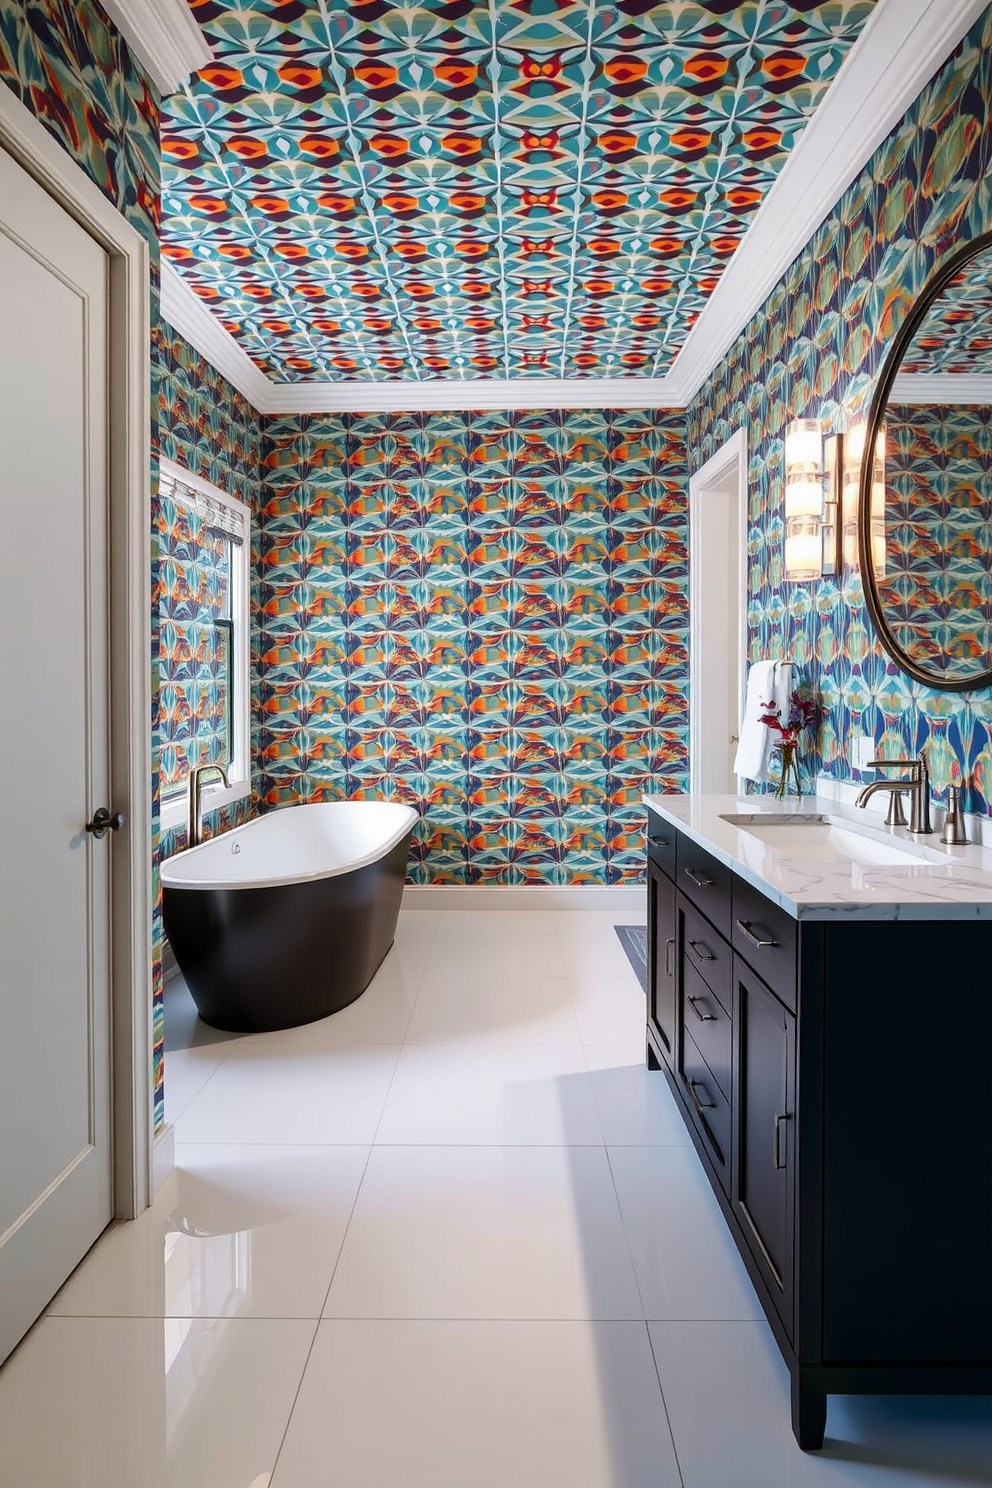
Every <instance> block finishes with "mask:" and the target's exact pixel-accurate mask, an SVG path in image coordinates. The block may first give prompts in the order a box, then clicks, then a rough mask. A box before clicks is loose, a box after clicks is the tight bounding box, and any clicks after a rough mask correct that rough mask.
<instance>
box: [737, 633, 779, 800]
mask: <svg viewBox="0 0 992 1488" xmlns="http://www.w3.org/2000/svg"><path fill="white" fill-rule="evenodd" d="M774 689H775V662H774V661H756V662H753V663H752V665H751V666H750V667H749V668H748V674H747V692H746V694H745V698H744V717H743V718H742V719H741V728H740V739H739V740H738V744H737V753H736V754H735V756H734V774H735V775H741V776H743V777H744V779H745V780H764V779H765V778H766V773H767V769H768V756H769V754H770V753H771V737H770V735H769V730H768V728H767V727H766V726H765V724H763V723H762V722H761V721H760V720H761V715H762V713H764V711H765V704H766V703H769V702H771V701H772V697H773V693H774Z"/></svg>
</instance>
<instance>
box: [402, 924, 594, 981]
mask: <svg viewBox="0 0 992 1488" xmlns="http://www.w3.org/2000/svg"><path fill="white" fill-rule="evenodd" d="M424 970H425V971H427V972H441V973H446V974H450V973H452V972H453V973H455V974H456V975H459V976H467V977H471V976H472V975H473V973H475V972H476V971H479V972H483V971H485V972H486V973H488V974H489V975H494V974H496V975H506V976H511V977H516V976H526V977H560V976H564V975H565V958H564V956H563V953H562V947H561V943H560V940H559V937H558V936H557V935H555V934H553V933H548V934H541V933H535V932H519V933H516V932H513V933H509V934H507V933H504V932H501V931H498V930H491V931H472V932H457V933H455V932H451V931H447V932H446V931H445V929H444V927H442V928H441V929H439V930H438V933H437V936H436V938H435V940H434V945H433V947H432V948H431V953H430V957H429V959H428V961H427V964H426V966H425V968H424Z"/></svg>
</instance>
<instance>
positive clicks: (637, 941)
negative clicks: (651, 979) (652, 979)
mask: <svg viewBox="0 0 992 1488" xmlns="http://www.w3.org/2000/svg"><path fill="white" fill-rule="evenodd" d="M613 928H614V930H615V931H616V932H617V934H618V935H619V937H620V944H621V945H622V946H623V948H624V950H625V951H626V952H627V960H628V961H629V962H630V964H631V966H632V967H633V968H634V975H635V976H636V977H637V980H638V981H639V982H640V984H641V991H642V992H643V993H644V994H645V996H646V995H647V990H648V927H647V925H614V926H613Z"/></svg>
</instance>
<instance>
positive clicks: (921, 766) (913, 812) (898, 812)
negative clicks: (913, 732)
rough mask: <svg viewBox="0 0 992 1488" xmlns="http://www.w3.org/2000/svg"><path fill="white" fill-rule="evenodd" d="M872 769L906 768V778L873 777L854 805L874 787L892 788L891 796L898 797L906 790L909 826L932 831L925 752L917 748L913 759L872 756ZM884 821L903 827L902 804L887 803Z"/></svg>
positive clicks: (866, 798) (922, 831) (922, 833)
mask: <svg viewBox="0 0 992 1488" xmlns="http://www.w3.org/2000/svg"><path fill="white" fill-rule="evenodd" d="M871 768H872V769H873V770H909V776H908V778H907V779H905V780H873V781H872V783H871V785H866V786H865V787H864V789H863V790H861V791H860V792H859V794H858V799H857V800H856V801H855V803H854V804H855V806H866V805H867V804H868V801H869V800H870V799H871V797H872V796H873V795H874V794H875V793H876V791H891V792H892V799H893V802H895V801H896V800H897V799H898V796H897V793H898V792H901V791H909V797H910V815H909V830H910V831H911V832H916V833H917V835H918V836H920V837H923V836H925V835H926V834H927V833H928V832H932V831H933V827H932V826H931V825H930V771H929V770H928V769H927V760H926V755H925V754H924V752H923V750H922V749H921V750H920V753H919V755H918V756H917V758H916V759H915V760H872V762H871ZM885 821H886V825H887V826H890V827H904V826H905V825H906V818H905V817H904V816H902V809H901V807H899V808H896V807H895V806H893V805H890V807H889V814H888V816H886V818H885Z"/></svg>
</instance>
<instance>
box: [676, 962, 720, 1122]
mask: <svg viewBox="0 0 992 1488" xmlns="http://www.w3.org/2000/svg"><path fill="white" fill-rule="evenodd" d="M682 1017H683V1020H684V1027H685V1028H686V1029H687V1031H688V1032H689V1035H690V1037H691V1038H692V1041H693V1043H694V1044H695V1045H696V1048H697V1049H698V1050H699V1052H700V1054H702V1056H703V1058H704V1059H705V1060H706V1063H707V1064H708V1065H709V1067H710V1072H711V1073H712V1075H713V1078H714V1079H715V1080H716V1083H717V1084H718V1085H719V1087H720V1089H721V1091H722V1092H723V1094H724V1095H725V1096H726V1097H727V1099H728V1100H730V1046H731V1042H732V1039H731V1032H732V1029H733V1024H732V1023H731V1021H730V1018H729V1017H728V1015H727V1013H726V1011H725V1010H724V1008H722V1007H721V1006H720V1003H719V1002H718V1001H717V999H716V998H715V997H714V996H713V993H712V992H711V991H710V989H709V987H707V985H706V983H705V982H704V981H703V979H702V977H701V976H699V974H698V973H697V972H695V971H693V969H692V967H691V966H688V965H687V966H686V967H685V969H684V973H683V981H682Z"/></svg>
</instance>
